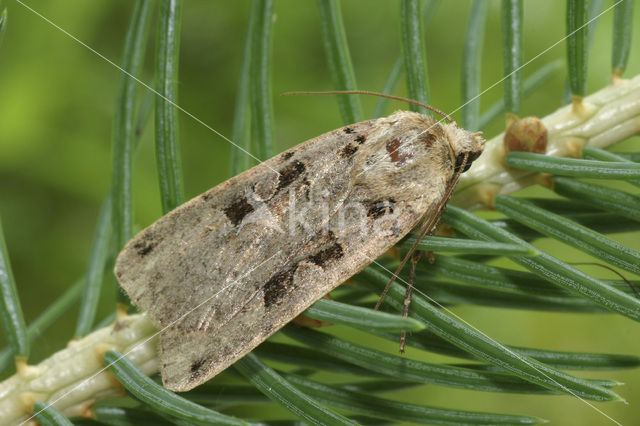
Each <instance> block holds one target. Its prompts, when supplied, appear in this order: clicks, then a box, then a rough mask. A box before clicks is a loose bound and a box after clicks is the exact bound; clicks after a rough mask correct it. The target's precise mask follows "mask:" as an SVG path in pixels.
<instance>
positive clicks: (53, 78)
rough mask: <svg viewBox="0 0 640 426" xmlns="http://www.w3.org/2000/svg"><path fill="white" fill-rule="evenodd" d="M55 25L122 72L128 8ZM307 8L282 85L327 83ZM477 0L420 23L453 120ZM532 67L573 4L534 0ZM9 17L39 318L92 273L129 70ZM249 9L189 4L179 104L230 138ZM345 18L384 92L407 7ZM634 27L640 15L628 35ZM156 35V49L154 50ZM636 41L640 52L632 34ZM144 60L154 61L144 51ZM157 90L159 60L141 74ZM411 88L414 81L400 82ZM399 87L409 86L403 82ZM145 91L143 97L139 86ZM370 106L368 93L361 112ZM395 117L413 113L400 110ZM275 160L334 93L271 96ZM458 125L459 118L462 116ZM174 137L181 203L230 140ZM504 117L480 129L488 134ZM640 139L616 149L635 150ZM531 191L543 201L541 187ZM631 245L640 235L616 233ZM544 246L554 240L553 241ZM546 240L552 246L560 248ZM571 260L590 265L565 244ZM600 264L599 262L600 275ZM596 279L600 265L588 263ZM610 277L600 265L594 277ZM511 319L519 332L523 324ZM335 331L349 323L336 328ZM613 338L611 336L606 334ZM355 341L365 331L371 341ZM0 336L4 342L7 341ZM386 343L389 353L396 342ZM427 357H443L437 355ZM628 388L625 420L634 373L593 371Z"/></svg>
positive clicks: (43, 5)
mask: <svg viewBox="0 0 640 426" xmlns="http://www.w3.org/2000/svg"><path fill="white" fill-rule="evenodd" d="M30 5H31V6H33V7H36V8H37V9H38V11H39V12H41V13H42V14H43V15H44V16H46V17H48V18H49V19H51V20H52V21H53V22H55V23H56V24H57V25H59V26H61V27H62V28H64V29H65V30H67V31H69V32H70V33H71V34H73V35H75V36H77V37H78V38H79V39H80V40H82V41H83V42H85V43H87V44H88V45H89V46H91V47H92V48H94V49H96V50H97V51H98V52H100V53H101V54H103V55H104V56H106V57H107V58H109V59H111V60H113V61H114V62H116V63H120V61H121V57H122V46H123V42H124V36H125V32H126V27H127V23H128V19H129V17H130V14H131V2H129V1H125V0H111V1H106V0H93V1H90V2H38V3H36V2H33V4H30ZM299 5H300V2H299V0H278V1H276V3H275V14H276V22H275V26H274V31H273V42H274V56H273V61H274V62H273V63H274V69H273V91H274V93H275V94H278V93H282V92H285V91H290V90H330V89H332V88H333V86H332V83H331V78H330V76H329V72H328V69H327V64H326V59H325V52H324V50H323V45H322V38H321V28H320V24H319V21H318V9H317V8H316V7H315V4H313V3H309V4H308V5H307V7H299ZM470 6H471V2H470V1H462V0H458V1H455V2H441V4H440V6H439V8H438V10H437V11H436V15H435V18H436V19H432V20H431V21H430V22H429V25H428V29H427V30H426V52H427V58H428V67H429V70H428V71H429V80H430V100H431V102H432V104H433V105H435V106H437V107H438V108H440V109H442V110H444V111H451V110H453V109H456V108H457V107H458V106H459V99H461V95H460V90H461V89H460V73H459V70H460V69H461V66H462V65H461V64H462V52H463V42H464V36H465V30H466V29H465V24H464V23H466V22H467V21H468V14H469V11H470ZM499 6H500V2H497V1H496V2H491V7H490V10H489V13H488V18H487V23H486V30H487V33H486V36H485V46H484V50H483V64H482V72H481V75H482V81H481V85H480V86H481V87H483V88H484V87H488V86H489V85H491V84H493V83H494V82H495V81H497V80H499V79H500V78H501V77H502V72H503V66H502V52H501V33H500V14H499ZM524 6H525V11H524V56H525V57H524V61H525V62H526V61H528V60H529V59H531V58H533V57H534V56H535V55H536V54H537V53H538V52H541V51H542V50H544V49H546V48H547V47H548V46H550V45H552V44H553V43H555V42H557V41H558V40H559V39H561V38H562V37H563V36H564V34H565V27H564V25H565V24H564V7H565V6H564V2H558V1H557V0H541V1H538V2H535V3H530V2H525V5H524ZM8 9H9V16H10V21H9V22H8V25H7V28H6V31H5V34H4V39H3V43H2V45H1V46H0V212H1V214H2V221H3V224H4V229H5V234H6V240H7V246H8V248H9V252H10V255H11V261H12V266H13V271H14V275H15V279H16V283H17V286H18V291H19V293H20V295H21V299H22V304H23V309H24V312H25V317H26V320H27V322H28V323H29V322H31V321H32V320H33V319H34V318H35V317H36V316H37V315H38V314H39V313H41V312H42V311H43V310H44V309H45V308H46V307H47V306H48V305H49V304H50V303H51V301H52V300H53V299H54V298H55V297H57V296H58V295H60V294H61V293H62V292H63V290H64V289H66V288H67V287H68V286H70V285H71V284H72V283H74V282H75V281H76V280H77V279H78V278H79V277H80V276H81V275H82V274H83V273H84V272H85V270H86V262H87V258H88V253H89V249H90V245H91V240H92V236H93V230H94V227H95V224H96V221H97V216H98V211H99V209H100V205H101V203H102V201H103V199H104V196H105V194H106V193H107V191H108V187H109V183H110V178H111V177H110V176H111V140H112V128H113V117H114V108H115V104H116V92H117V87H118V82H119V78H120V74H119V71H118V70H116V69H115V68H114V67H113V66H111V65H109V64H108V63H107V62H105V61H104V60H102V59H100V58H99V57H97V56H96V55H94V54H93V53H91V52H90V51H88V50H87V49H86V48H84V47H82V46H81V45H79V44H78V43H76V42H74V41H73V40H72V39H70V38H69V37H67V36H66V35H64V34H63V33H61V32H60V31H58V30H56V29H55V28H54V27H52V26H51V25H49V24H47V23H46V22H44V21H43V20H42V19H41V18H39V17H37V16H36V15H34V14H33V13H31V12H30V11H28V10H27V9H25V8H23V7H21V6H20V5H19V4H17V3H13V2H12V3H10V4H9V5H8ZM248 11H249V2H246V1H245V2H229V1H225V0H215V1H213V0H209V1H191V2H187V3H185V7H184V10H183V24H182V51H181V53H180V82H179V90H180V98H179V99H180V105H181V106H182V107H184V108H185V109H186V110H188V111H189V112H191V113H192V114H194V115H195V116H196V117H198V118H200V119H201V120H203V121H204V122H206V123H208V124H209V125H211V126H212V127H214V128H215V129H217V130H218V131H220V132H221V133H223V134H225V135H231V132H232V119H233V111H234V109H233V107H234V104H233V103H234V99H235V91H236V88H237V84H236V82H237V79H238V75H239V70H240V59H241V55H240V53H241V52H242V49H243V46H244V37H245V29H246V24H247V18H248ZM342 16H343V20H344V23H345V28H346V33H347V34H346V35H347V40H348V43H349V46H350V48H351V54H352V61H353V65H354V70H355V74H356V77H357V81H358V84H359V88H360V89H369V90H381V89H382V87H383V85H384V82H385V80H386V78H387V75H388V73H389V72H390V70H391V68H392V66H393V64H394V62H395V61H396V58H397V57H398V54H399V52H400V30H399V24H398V18H399V7H398V5H397V3H396V2H389V1H385V0H368V1H366V2H365V1H364V0H359V1H346V2H343V4H342ZM612 22H613V14H612V13H610V14H607V15H605V16H604V17H603V18H602V21H601V22H600V24H599V26H598V29H597V32H596V34H595V35H594V42H593V48H592V51H591V53H590V60H589V62H590V70H589V75H588V86H587V92H588V93H591V92H592V91H594V90H596V89H598V88H600V87H603V86H605V85H606V84H608V83H609V80H610V61H611V59H610V58H611V39H612ZM639 25H640V14H638V13H636V14H635V17H634V26H636V27H638V26H639ZM153 31H154V30H153V29H152V34H151V37H150V41H149V43H153ZM633 37H634V40H633V41H632V44H633V45H635V46H638V45H640V40H638V39H639V38H640V32H639V31H635V32H634V34H633ZM147 51H148V52H153V46H152V45H150V46H149V48H148V49H147ZM564 57H565V50H564V44H560V45H558V46H557V47H556V48H554V49H552V50H551V51H550V52H548V53H546V54H545V55H544V56H542V57H540V58H539V59H537V60H536V61H534V62H532V63H531V64H530V65H528V66H527V67H525V69H524V70H523V71H524V77H526V76H528V75H531V73H533V72H534V71H535V70H536V69H538V68H540V67H541V66H543V65H544V64H546V63H549V62H551V61H554V60H556V59H558V58H560V59H564ZM639 70H640V55H634V54H632V55H631V57H630V63H629V66H628V71H627V76H631V75H634V74H636V73H637V72H638V71H639ZM142 75H143V79H144V81H145V82H147V83H151V81H150V80H151V76H152V75H153V64H152V55H147V62H146V64H145V68H144V71H143V73H142ZM403 81H404V79H403ZM564 82H565V74H564V73H563V72H560V73H558V75H556V76H555V77H554V78H552V79H551V80H550V81H549V82H548V83H546V84H544V85H543V86H541V87H540V88H539V89H538V90H537V91H536V92H535V93H534V94H533V95H532V96H530V97H529V98H527V99H525V100H524V102H523V104H522V109H521V114H522V115H545V114H548V113H550V112H552V111H553V110H555V109H556V108H557V107H558V106H559V105H560V98H561V94H562V91H563V89H564ZM401 84H402V85H401V86H400V87H399V88H398V90H397V93H398V94H403V93H405V92H406V90H405V87H404V86H403V84H404V83H401ZM139 90H140V91H141V93H142V92H143V89H142V88H139ZM502 95H503V88H502V86H501V85H499V86H497V87H496V88H494V89H493V90H491V91H489V92H487V93H486V94H484V95H483V96H482V98H481V100H480V102H481V111H484V110H485V109H486V108H487V107H488V106H489V105H491V104H493V102H495V101H497V100H499V99H500V98H501V97H502ZM375 102H376V99H371V98H362V103H363V105H364V109H365V115H370V114H371V113H372V111H373V106H374V105H375ZM393 106H394V108H403V109H404V108H406V106H405V105H401V104H394V105H393ZM274 111H275V116H274V121H275V132H276V134H275V141H276V147H275V149H276V151H277V152H280V151H282V150H285V149H286V148H288V147H291V146H293V145H295V144H297V143H299V142H301V141H304V140H306V139H309V138H311V137H313V136H316V135H318V134H321V133H323V132H325V131H328V130H330V129H333V128H335V127H338V126H340V125H342V121H341V118H340V115H339V111H338V108H337V107H336V104H335V100H334V99H332V98H330V97H283V98H280V97H277V96H276V98H275V100H274ZM454 118H456V119H460V116H459V114H458V115H456V116H454ZM180 120H181V121H180V138H181V145H182V159H183V169H184V175H185V194H186V198H191V197H193V196H195V195H197V194H199V193H201V192H203V191H204V190H206V189H208V188H210V187H213V186H214V185H216V184H218V183H220V182H221V181H223V180H225V179H226V178H227V170H228V161H229V151H230V149H229V144H228V143H227V142H225V141H224V140H222V139H220V138H219V137H217V136H215V135H214V134H212V133H211V132H210V131H208V130H207V129H206V128H204V127H203V126H201V125H199V124H198V123H196V122H195V121H193V120H191V119H190V118H188V117H186V116H184V115H181V116H180ZM502 127H503V123H502V122H500V120H497V122H494V123H493V124H492V125H490V126H489V127H488V128H485V129H482V130H484V132H485V135H487V136H492V135H494V134H496V133H498V132H500V131H501V129H502ZM152 133H153V132H152V126H151V123H149V125H148V126H147V128H146V131H145V133H144V136H143V140H142V145H141V147H140V149H139V151H138V154H137V157H136V161H135V183H134V194H135V195H134V199H135V223H136V227H137V229H139V228H141V227H143V226H146V225H148V224H150V223H151V222H153V221H154V220H155V219H157V218H158V217H159V216H160V215H161V204H160V199H159V195H158V189H157V188H158V185H157V182H156V179H157V178H156V176H157V173H156V170H155V165H154V147H153V144H152V140H151V138H152ZM637 144H638V138H637V137H636V138H634V139H632V140H629V141H626V142H623V143H621V144H620V145H619V146H618V147H616V150H622V151H625V150H627V151H628V150H633V149H634V147H636V146H637ZM531 192H535V190H532V191H531ZM615 238H616V239H618V240H620V241H622V242H626V243H628V244H631V245H633V241H637V239H638V234H637V233H636V234H625V235H616V236H615ZM545 241H546V242H545ZM545 241H542V242H540V243H539V244H538V246H539V247H541V248H543V249H547V250H549V251H550V252H552V253H553V252H554V250H555V251H556V252H557V251H558V247H557V243H556V242H554V241H551V240H545ZM560 249H561V250H562V252H563V258H564V259H570V260H571V261H583V260H585V259H589V258H588V257H587V256H586V255H583V254H581V253H579V252H577V251H575V250H570V249H566V247H562V248H560ZM592 269H595V268H592ZM590 272H591V270H590ZM593 273H594V274H596V275H602V276H606V277H607V278H617V277H609V276H608V275H606V274H607V272H606V271H604V272H603V271H594V272H593ZM103 293H104V297H103V298H102V301H103V303H102V306H101V307H100V310H99V314H98V318H102V317H103V316H105V315H107V314H108V313H110V312H112V311H113V302H114V291H113V282H107V283H106V285H105V288H104V290H103ZM455 311H456V313H458V314H459V315H460V316H462V317H463V318H465V319H467V320H468V321H470V322H471V323H473V324H474V325H475V326H477V327H478V328H479V329H481V330H483V331H486V332H487V333H488V334H490V335H491V336H493V337H496V338H497V339H499V340H501V341H504V342H508V343H509V344H513V345H526V346H532V347H545V348H550V349H563V350H584V351H599V350H600V351H602V350H605V348H606V351H609V352H620V353H639V352H640V343H639V342H640V339H638V338H637V337H638V332H637V324H633V323H632V321H630V320H628V319H625V318H622V317H619V316H613V315H599V316H596V315H594V316H584V315H577V314H575V315H574V314H563V313H540V312H535V313H531V312H526V311H518V310H505V309H503V310H499V309H489V308H482V307H475V306H462V307H458V308H456V309H455ZM76 313H77V312H76V310H71V311H70V312H68V313H67V314H65V315H64V316H63V317H62V318H61V320H60V321H59V322H58V323H57V324H56V325H55V326H54V327H52V328H51V330H50V331H49V332H47V333H46V334H45V335H44V336H43V337H42V338H41V339H40V340H38V341H37V344H34V345H33V349H32V353H33V356H32V358H31V362H37V361H38V360H40V359H42V358H43V357H45V356H47V355H49V354H51V353H52V352H54V351H55V350H57V349H59V348H61V347H63V346H64V345H65V344H66V342H67V340H68V339H69V338H70V337H71V335H72V330H73V326H74V320H75V315H76ZM514 324H515V325H517V326H516V327H514ZM336 329H337V332H338V333H340V331H341V328H340V327H336ZM612 330H613V331H612ZM361 337H362V336H361V335H358V336H356V337H355V338H356V339H358V338H361ZM2 343H3V344H4V343H6V342H5V339H4V336H2ZM383 347H386V348H388V350H389V351H395V349H396V348H395V346H393V345H389V344H385V345H383ZM428 359H429V360H430V361H432V362H440V361H442V360H446V359H447V358H443V357H442V356H438V355H433V354H430V355H429V356H428ZM589 375H590V377H610V378H614V379H617V380H619V381H621V382H627V383H629V384H630V385H629V386H627V387H625V388H623V389H621V393H622V395H623V396H624V397H626V398H627V399H628V400H630V401H632V405H631V406H625V405H623V404H608V405H602V404H596V405H597V406H598V407H599V408H601V409H603V410H604V411H605V412H606V413H607V414H608V415H610V416H612V417H613V418H615V419H616V420H618V421H620V422H622V423H626V424H631V423H633V422H634V420H636V421H637V418H636V417H634V412H635V414H636V415H637V408H634V406H633V402H635V403H636V404H637V401H640V373H639V372H638V371H637V370H636V371H632V372H626V371H625V372H606V374H605V375H602V373H589ZM395 397H396V398H400V399H403V400H406V401H413V402H421V403H424V402H425V401H428V403H429V404H430V405H434V406H445V407H464V408H465V409H469V410H486V411H496V412H505V413H506V412H512V413H527V414H533V415H538V416H540V417H544V418H547V419H550V420H556V421H559V423H560V424H564V423H567V421H569V419H571V423H572V424H587V423H600V422H602V420H603V418H602V417H601V416H600V415H599V414H597V413H596V412H595V411H594V410H592V409H591V408H589V407H587V406H586V405H584V404H582V403H581V402H579V401H578V400H576V399H574V398H571V397H569V396H559V397H558V396H556V397H549V396H523V395H503V394H495V393H481V392H469V391H463V390H455V389H449V388H442V387H434V386H424V387H421V388H419V390H418V391H416V390H407V391H402V392H398V393H396V394H395Z"/></svg>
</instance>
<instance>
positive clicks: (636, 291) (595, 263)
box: [568, 262, 640, 299]
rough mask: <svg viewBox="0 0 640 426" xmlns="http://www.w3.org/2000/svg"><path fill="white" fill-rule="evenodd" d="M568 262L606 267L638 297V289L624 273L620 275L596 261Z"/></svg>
mask: <svg viewBox="0 0 640 426" xmlns="http://www.w3.org/2000/svg"><path fill="white" fill-rule="evenodd" d="M568 263H569V264H570V265H591V266H599V267H601V268H604V269H608V270H609V271H611V272H613V273H614V274H616V275H617V276H619V277H620V278H621V279H622V280H623V281H624V282H625V283H627V285H628V286H629V288H631V290H632V291H633V292H634V293H635V294H636V297H637V298H639V299H640V291H638V288H637V287H636V286H635V285H634V284H633V283H632V282H631V281H629V280H628V279H626V278H625V277H624V275H622V274H621V273H620V272H618V271H616V270H615V269H613V268H612V267H610V266H607V265H603V264H602V263H597V262H568Z"/></svg>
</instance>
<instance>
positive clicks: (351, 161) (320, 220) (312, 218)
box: [115, 111, 484, 391]
mask: <svg viewBox="0 0 640 426" xmlns="http://www.w3.org/2000/svg"><path fill="white" fill-rule="evenodd" d="M460 132H462V133H460ZM461 135H462V136H461ZM452 137H456V138H460V137H464V138H468V141H464V143H463V141H453V140H451V138H452ZM483 143H484V141H482V139H480V138H479V137H477V136H474V135H472V134H470V133H468V132H464V131H460V130H459V129H457V127H455V125H452V124H445V125H441V124H439V123H436V122H435V121H434V120H433V119H432V118H430V117H427V116H424V115H421V114H418V113H413V112H402V111H400V112H396V113H394V114H393V115H391V116H389V117H386V118H380V119H376V120H369V121H363V122H360V123H356V124H352V125H349V126H346V127H343V128H340V129H337V130H333V131H331V132H329V133H326V134H324V135H321V136H318V137H316V138H314V139H311V140H309V141H307V142H305V143H303V144H301V145H298V146H297V147H295V148H293V149H291V150H289V151H287V152H284V153H282V154H280V155H278V156H276V157H274V158H272V159H270V160H268V161H266V162H264V163H262V164H260V165H258V166H256V167H254V168H252V169H250V170H248V171H246V172H244V173H242V174H240V175H238V176H236V177H234V178H232V179H230V180H228V181H226V182H224V183H222V184H220V185H218V186H216V187H215V188H213V189H211V190H209V191H207V192H206V193H204V194H202V195H200V196H198V197H196V198H194V199H192V200H191V201H189V202H187V203H185V204H183V205H182V206H180V207H178V208H176V209H175V210H174V211H172V212H170V213H168V214H167V215H166V216H164V217H162V218H160V219H159V220H158V221H157V222H156V223H154V224H153V225H151V226H149V227H148V228H146V229H145V230H143V231H141V232H140V233H139V234H138V235H136V236H135V237H134V238H133V239H132V240H131V241H130V242H129V243H128V244H127V245H126V246H125V248H124V249H123V250H122V252H121V253H120V255H119V256H118V259H117V262H116V267H115V273H116V276H117V278H118V280H119V282H120V284H121V285H122V287H123V288H124V290H125V291H126V292H127V293H128V294H129V296H130V297H131V299H132V300H133V301H134V302H135V303H136V304H137V305H138V306H139V307H140V308H141V309H144V310H146V311H147V314H148V316H149V318H150V319H151V320H152V321H153V322H154V323H155V324H156V325H158V326H159V327H160V328H161V330H162V332H161V335H160V357H161V361H162V368H161V370H162V378H163V383H164V385H165V387H167V388H168V389H171V390H177V391H186V390H189V389H191V388H193V387H195V386H197V385H199V384H200V383H202V382H204V381H206V380H208V379H209V378H211V377H213V376H214V375H216V374H217V373H218V372H220V371H222V370H224V369H225V368H226V367H228V366H229V365H230V364H232V363H233V362H234V361H235V360H237V359H239V358H240V357H242V356H243V355H244V354H246V353H247V352H249V351H250V350H251V349H253V348H254V347H255V346H257V345H258V344H259V343H260V342H262V341H264V340H265V339H266V338H268V337H269V336H270V335H271V334H273V333H275V332H276V331H277V330H278V329H279V328H280V327H282V326H283V325H284V324H286V323H287V322H289V321H290V320H292V319H293V318H295V317H296V316H297V315H298V314H300V313H301V312H302V311H304V310H305V309H306V308H308V307H309V306H310V305H311V304H313V303H314V302H315V301H316V300H318V299H319V298H321V297H322V296H324V295H325V294H326V293H328V292H329V291H331V290H332V289H334V288H335V287H336V286H338V285H339V284H340V283H342V282H343V281H345V280H346V279H347V278H349V277H350V276H352V275H353V274H355V273H356V272H358V271H360V270H361V269H362V268H364V267H365V266H366V265H367V264H369V263H371V261H372V260H373V259H375V258H377V257H378V256H380V255H382V254H383V253H384V252H385V251H386V250H387V249H388V248H390V247H391V246H393V245H394V244H395V243H397V242H398V241H399V240H400V239H401V238H402V237H404V236H405V235H406V234H407V233H408V232H409V231H410V230H411V229H413V228H414V227H415V226H416V225H417V224H418V222H419V221H420V220H421V219H423V217H424V216H425V214H426V213H427V212H429V211H433V208H434V207H435V206H438V205H439V203H441V201H442V200H443V197H444V196H445V193H446V191H447V188H448V185H450V184H451V179H452V176H453V175H454V170H455V167H456V159H457V158H458V156H459V152H460V151H461V150H472V151H473V152H474V153H479V152H481V150H482V147H483Z"/></svg>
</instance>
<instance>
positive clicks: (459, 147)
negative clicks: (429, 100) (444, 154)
mask: <svg viewBox="0 0 640 426" xmlns="http://www.w3.org/2000/svg"><path fill="white" fill-rule="evenodd" d="M444 128H445V132H446V133H447V136H448V140H449V146H450V148H451V157H452V158H451V159H452V161H453V164H454V165H455V166H454V167H455V168H454V170H455V172H456V173H464V172H466V171H467V170H469V167H471V164H472V163H473V162H474V161H475V160H476V159H477V158H478V157H480V154H482V151H483V150H484V142H485V140H484V138H483V137H482V132H470V131H468V130H465V129H461V128H459V127H458V126H457V125H456V124H455V123H450V124H446V125H444Z"/></svg>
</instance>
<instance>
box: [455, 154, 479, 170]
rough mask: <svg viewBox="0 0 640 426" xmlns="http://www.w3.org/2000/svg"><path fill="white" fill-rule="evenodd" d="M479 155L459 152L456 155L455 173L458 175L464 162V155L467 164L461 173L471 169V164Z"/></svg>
mask: <svg viewBox="0 0 640 426" xmlns="http://www.w3.org/2000/svg"><path fill="white" fill-rule="evenodd" d="M480 154H481V152H461V153H459V154H458V155H456V166H455V172H456V173H458V172H459V171H460V168H461V167H462V163H463V162H464V157H465V155H466V156H467V162H466V163H465V165H464V170H463V171H462V173H464V172H466V171H467V170H469V167H471V164H473V162H474V161H475V160H476V159H477V158H478V157H479V156H480Z"/></svg>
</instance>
